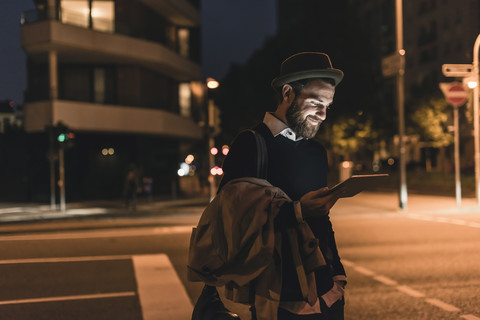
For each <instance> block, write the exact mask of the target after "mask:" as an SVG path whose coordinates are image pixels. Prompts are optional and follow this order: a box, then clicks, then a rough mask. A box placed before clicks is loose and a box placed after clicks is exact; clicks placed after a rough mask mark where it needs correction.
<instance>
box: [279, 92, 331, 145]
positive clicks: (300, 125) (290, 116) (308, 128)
mask: <svg viewBox="0 0 480 320" xmlns="http://www.w3.org/2000/svg"><path fill="white" fill-rule="evenodd" d="M307 117H312V116H311V115H309V116H305V113H304V112H303V111H302V110H300V108H299V107H298V104H297V99H296V98H295V99H294V100H293V102H292V105H291V106H290V108H288V109H287V114H286V118H287V124H288V126H289V127H290V129H292V130H293V132H295V134H296V135H297V136H300V137H303V138H305V139H312V138H314V137H315V135H316V134H317V132H318V129H319V128H320V125H321V124H322V121H321V120H319V121H318V123H317V124H311V123H310V122H309V121H308V120H307ZM315 117H316V116H315Z"/></svg>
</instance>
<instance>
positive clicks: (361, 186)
mask: <svg viewBox="0 0 480 320" xmlns="http://www.w3.org/2000/svg"><path fill="white" fill-rule="evenodd" d="M387 177H388V174H386V173H385V174H365V175H355V176H351V177H350V178H348V179H347V180H344V181H342V182H340V183H339V184H337V185H335V186H333V187H332V188H330V190H329V191H330V192H333V191H335V190H337V189H339V188H342V187H343V188H344V192H343V193H342V194H341V195H340V198H348V197H353V196H354V195H356V194H358V193H360V192H362V191H363V190H365V189H367V188H369V187H372V186H375V185H376V184H378V183H379V182H382V181H384V179H386V178H387Z"/></svg>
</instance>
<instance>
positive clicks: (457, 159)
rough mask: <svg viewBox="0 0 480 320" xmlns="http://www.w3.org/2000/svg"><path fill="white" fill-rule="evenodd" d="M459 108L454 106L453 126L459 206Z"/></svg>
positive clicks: (460, 190)
mask: <svg viewBox="0 0 480 320" xmlns="http://www.w3.org/2000/svg"><path fill="white" fill-rule="evenodd" d="M458 108H459V107H453V128H454V136H455V197H456V199H457V206H460V205H461V204H462V185H461V183H460V137H459V136H460V135H459V132H458V131H459V125H458Z"/></svg>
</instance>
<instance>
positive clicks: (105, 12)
mask: <svg viewBox="0 0 480 320" xmlns="http://www.w3.org/2000/svg"><path fill="white" fill-rule="evenodd" d="M92 24H93V25H92V28H93V29H95V30H98V31H104V32H113V31H114V30H115V3H114V1H110V0H109V1H99V0H94V1H92Z"/></svg>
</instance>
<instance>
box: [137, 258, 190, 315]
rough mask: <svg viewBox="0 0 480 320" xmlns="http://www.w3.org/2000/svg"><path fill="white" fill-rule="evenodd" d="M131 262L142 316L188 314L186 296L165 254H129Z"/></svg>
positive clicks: (188, 307) (187, 299)
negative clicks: (133, 267)
mask: <svg viewBox="0 0 480 320" xmlns="http://www.w3.org/2000/svg"><path fill="white" fill-rule="evenodd" d="M133 265H134V266H135V276H136V279H137V286H138V295H139V298H140V305H141V306H142V314H143V320H154V319H189V318H190V317H191V315H192V310H193V307H192V304H191V302H190V298H189V297H188V295H187V293H186V291H185V288H184V287H183V285H182V282H181V281H180V279H179V277H178V275H177V273H176V272H175V269H174V268H173V266H172V264H171V263H170V260H169V259H168V257H167V256H166V255H165V254H156V255H142V256H133ZM159 305H161V307H159Z"/></svg>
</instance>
